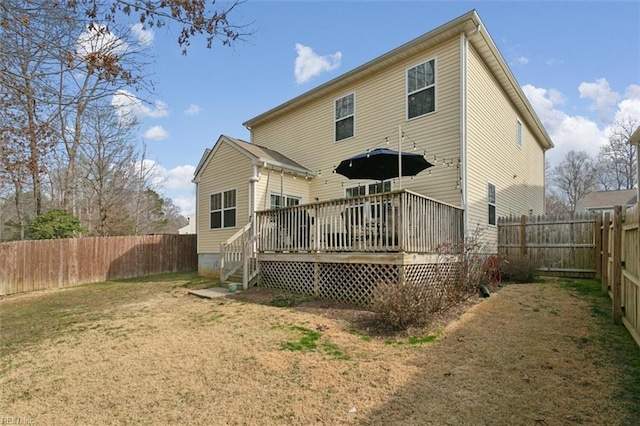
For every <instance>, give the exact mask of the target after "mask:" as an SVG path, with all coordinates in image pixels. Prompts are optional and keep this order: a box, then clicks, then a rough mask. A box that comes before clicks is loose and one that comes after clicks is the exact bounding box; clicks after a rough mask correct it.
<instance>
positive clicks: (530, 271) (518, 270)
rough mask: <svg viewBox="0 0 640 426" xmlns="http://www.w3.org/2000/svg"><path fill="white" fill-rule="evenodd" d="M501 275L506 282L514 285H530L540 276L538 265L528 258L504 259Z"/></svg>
mask: <svg viewBox="0 0 640 426" xmlns="http://www.w3.org/2000/svg"><path fill="white" fill-rule="evenodd" d="M500 273H501V275H502V278H503V279H504V280H505V281H509V282H514V283H530V282H533V281H534V280H535V279H536V278H538V276H540V271H539V270H538V265H537V264H536V263H535V262H534V261H532V260H531V259H529V258H528V257H514V258H505V259H503V260H502V261H501V262H500Z"/></svg>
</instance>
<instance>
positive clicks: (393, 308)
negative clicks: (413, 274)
mask: <svg viewBox="0 0 640 426" xmlns="http://www.w3.org/2000/svg"><path fill="white" fill-rule="evenodd" d="M438 308H439V298H437V297H435V298H434V297H430V295H429V294H426V293H425V285H424V284H419V283H415V282H411V281H407V282H401V283H380V284H378V285H377V286H376V289H375V290H374V292H373V297H372V298H371V309H372V310H373V311H374V312H375V313H376V314H377V315H378V320H379V321H380V322H381V323H382V324H383V325H384V326H387V327H390V328H393V329H399V330H406V329H407V328H409V327H420V326H424V325H426V324H428V323H429V321H430V319H431V315H432V314H433V313H434V312H436V311H437V310H438Z"/></svg>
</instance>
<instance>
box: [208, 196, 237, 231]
mask: <svg viewBox="0 0 640 426" xmlns="http://www.w3.org/2000/svg"><path fill="white" fill-rule="evenodd" d="M209 210H210V213H209V214H210V216H209V227H210V228H211V229H222V228H233V227H235V226H236V190H235V189H232V190H229V191H224V192H217V193H215V194H211V197H210V200H209Z"/></svg>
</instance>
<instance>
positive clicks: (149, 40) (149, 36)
mask: <svg viewBox="0 0 640 426" xmlns="http://www.w3.org/2000/svg"><path fill="white" fill-rule="evenodd" d="M131 32H133V35H135V36H136V39H137V40H138V44H139V45H140V46H144V47H150V46H151V45H153V39H154V38H155V36H156V35H155V33H154V32H153V31H152V30H149V29H145V28H144V25H142V24H141V23H139V22H138V23H137V24H133V25H132V26H131Z"/></svg>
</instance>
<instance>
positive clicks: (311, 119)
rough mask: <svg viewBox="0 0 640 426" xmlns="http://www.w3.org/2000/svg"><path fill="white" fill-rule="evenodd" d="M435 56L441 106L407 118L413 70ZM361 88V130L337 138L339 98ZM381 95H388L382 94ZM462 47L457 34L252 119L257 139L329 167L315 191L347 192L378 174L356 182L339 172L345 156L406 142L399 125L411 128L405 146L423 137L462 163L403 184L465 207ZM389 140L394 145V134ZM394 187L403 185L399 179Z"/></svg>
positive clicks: (434, 150) (439, 153) (326, 194)
mask: <svg viewBox="0 0 640 426" xmlns="http://www.w3.org/2000/svg"><path fill="white" fill-rule="evenodd" d="M431 59H434V60H435V63H436V107H435V111H434V112H433V113H430V114H426V115H423V116H420V117H416V118H413V119H411V120H407V118H406V114H407V112H406V109H407V105H406V97H407V96H406V74H407V69H409V68H411V67H413V66H416V65H417V64H421V63H424V62H426V61H428V60H431ZM350 93H354V94H355V97H354V98H355V108H354V109H355V114H354V115H355V120H354V121H355V134H354V136H353V137H350V138H347V139H343V140H340V141H338V142H335V138H334V103H335V101H336V100H337V99H340V98H342V97H343V96H346V95H348V94H350ZM381 100H384V102H383V101H381ZM459 104H460V52H459V43H458V41H457V39H451V40H448V41H446V42H444V43H440V44H439V45H436V46H433V47H431V48H429V49H427V50H421V51H418V53H416V54H413V55H410V56H408V57H405V58H394V60H393V61H390V64H389V66H388V67H385V68H384V69H382V70H381V71H380V72H378V73H376V74H373V75H364V76H362V77H361V78H358V79H355V78H354V79H352V81H349V82H348V85H347V86H346V88H342V87H338V88H336V89H333V90H327V92H326V94H323V95H322V96H319V97H317V98H314V99H311V100H308V101H304V100H301V102H300V105H297V106H296V108H295V109H291V110H288V111H287V112H286V113H280V114H275V117H273V118H268V119H260V118H256V119H254V120H250V121H249V122H247V123H246V125H247V126H248V127H250V129H251V142H252V143H254V144H256V145H261V146H265V147H268V148H270V149H273V150H275V151H278V152H282V153H286V155H287V156H289V157H290V158H294V159H296V161H297V162H299V163H301V164H303V165H304V166H305V167H307V168H309V169H311V170H314V171H316V173H319V172H321V176H317V177H316V178H315V179H313V180H312V182H311V186H310V192H311V193H312V194H314V197H318V199H319V200H329V199H334V198H340V197H344V195H345V188H346V187H349V186H354V185H358V184H361V185H366V184H367V183H371V182H370V181H357V180H356V181H350V180H348V179H347V178H345V177H344V176H341V175H338V174H334V173H332V170H333V168H334V167H335V166H337V165H338V164H339V163H340V161H342V160H344V159H345V158H348V157H351V156H353V155H355V154H359V153H361V152H365V151H366V150H367V149H371V148H375V147H388V148H390V149H394V150H397V149H398V138H399V131H400V130H399V127H400V126H401V129H402V131H403V132H404V133H405V138H404V141H403V143H404V148H403V149H405V148H406V149H407V150H409V151H410V150H412V149H413V143H412V141H411V140H413V141H416V142H417V144H418V149H420V151H421V152H423V151H424V150H426V151H427V152H426V158H427V159H430V161H433V157H434V156H436V157H437V158H440V159H442V158H446V159H448V160H455V161H456V164H455V165H454V167H448V168H447V167H434V168H432V170H431V173H430V174H429V172H426V173H422V174H419V175H418V176H416V177H415V178H414V179H413V180H411V179H410V178H404V179H403V181H402V188H405V189H410V190H413V191H416V192H419V193H421V194H425V195H427V196H429V197H432V198H436V199H438V200H442V201H444V202H447V203H449V204H454V205H457V206H460V201H461V198H460V191H459V190H458V191H456V185H457V183H458V182H457V181H458V178H459V176H458V169H456V166H457V160H458V159H459V158H460V154H459V152H460V124H459V123H460V105H459ZM387 140H388V142H389V145H388V146H387V144H386V141H387ZM392 188H393V189H397V188H398V182H397V181H396V182H394V184H393V185H392Z"/></svg>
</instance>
